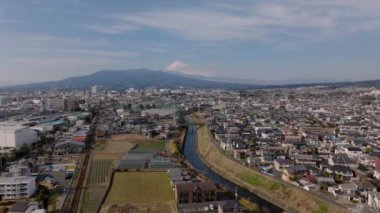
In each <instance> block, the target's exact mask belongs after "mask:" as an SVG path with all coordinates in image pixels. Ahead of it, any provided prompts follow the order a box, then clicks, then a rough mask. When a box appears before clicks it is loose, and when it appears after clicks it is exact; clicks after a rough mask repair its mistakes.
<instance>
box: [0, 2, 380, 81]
mask: <svg viewBox="0 0 380 213" xmlns="http://www.w3.org/2000/svg"><path fill="white" fill-rule="evenodd" d="M379 9H380V2H378V1H375V0H363V1H360V2H357V1H353V0H345V1H343V0H332V1H331V0H330V1H325V0H319V1H313V2H305V1H299V0H287V1H271V2H261V1H241V2H240V3H239V5H235V4H232V3H231V2H228V1H217V2H213V1H191V2H188V1H160V2H154V3H152V2H148V1H139V2H132V1H115V2H113V4H107V3H104V2H102V1H91V2H89V1H80V0H69V1H54V2H52V1H45V0H36V1H7V0H1V4H0V27H1V28H2V31H1V32H0V45H1V46H2V48H1V49H0V64H2V66H1V69H0V73H1V74H2V78H1V80H0V85H5V84H17V83H29V82H41V81H47V80H59V79H63V78H66V77H71V76H78V75H86V74H89V73H93V72H96V71H99V70H103V69H133V68H148V69H152V70H164V71H165V70H166V71H168V72H174V71H179V72H181V73H183V74H191V75H201V76H202V75H203V76H208V77H210V76H211V77H223V78H234V79H252V80H263V81H287V80H294V79H304V80H305V81H310V80H316V81H319V80H332V81H345V80H349V81H354V80H370V79H379V78H380V72H379V71H378V67H379V65H380V64H379V63H380V62H379V60H378V59H377V57H376V55H379V53H380V49H379V48H377V46H376V43H378V41H379V27H380V21H379V20H380V15H379V14H378V11H379Z"/></svg>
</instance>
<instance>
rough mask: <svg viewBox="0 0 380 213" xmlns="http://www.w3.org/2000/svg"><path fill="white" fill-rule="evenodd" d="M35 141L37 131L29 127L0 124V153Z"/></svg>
mask: <svg viewBox="0 0 380 213" xmlns="http://www.w3.org/2000/svg"><path fill="white" fill-rule="evenodd" d="M34 142H37V132H36V131H34V130H31V129H30V128H29V127H24V126H19V125H13V124H7V123H3V124H0V153H9V152H10V151H11V150H13V149H15V148H19V147H21V146H22V145H23V144H31V143H34Z"/></svg>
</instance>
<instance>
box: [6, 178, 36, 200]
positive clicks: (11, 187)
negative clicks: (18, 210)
mask: <svg viewBox="0 0 380 213" xmlns="http://www.w3.org/2000/svg"><path fill="white" fill-rule="evenodd" d="M35 192H36V177H32V176H16V177H0V196H1V198H2V199H4V200H11V199H23V198H29V197H31V196H32V195H33V194H34V193H35Z"/></svg>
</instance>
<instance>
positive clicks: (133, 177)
mask: <svg viewBox="0 0 380 213" xmlns="http://www.w3.org/2000/svg"><path fill="white" fill-rule="evenodd" d="M127 189H128V190H127ZM172 200H174V196H173V193H172V188H171V186H170V182H169V176H168V174H167V173H166V172H117V173H115V177H114V180H113V183H112V188H111V190H110V192H109V194H108V196H107V199H106V202H105V204H106V205H110V204H122V203H150V202H167V201H172Z"/></svg>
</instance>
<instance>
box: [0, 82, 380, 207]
mask: <svg viewBox="0 0 380 213" xmlns="http://www.w3.org/2000/svg"><path fill="white" fill-rule="evenodd" d="M379 95H380V91H379V90H377V89H375V88H365V87H341V88H328V87H299V88H282V89H281V88H280V89H257V90H244V91H243V90H240V91H239V90H222V89H185V88H178V89H155V88H151V89H144V90H139V89H134V88H129V89H126V90H121V91H112V90H107V89H105V88H103V87H101V86H96V85H94V86H92V87H91V88H90V89H86V90H33V91H20V92H14V91H11V92H2V93H1V96H0V103H1V108H0V116H1V117H0V118H1V123H0V143H1V156H2V157H1V160H2V163H1V169H2V173H1V174H2V175H1V178H0V184H1V186H0V187H1V188H2V190H1V198H2V200H3V201H9V202H8V207H7V208H9V212H20V211H21V212H24V211H25V212H44V211H49V212H50V211H61V212H76V211H78V212H96V211H100V212H115V211H122V212H123V211H127V212H129V211H147V210H149V209H150V210H149V211H154V212H156V211H158V212H160V211H161V212H164V211H167V212H177V211H178V212H250V211H255V212H281V210H280V209H283V211H290V212H293V211H297V212H309V211H314V210H316V209H319V212H338V211H339V212H344V211H347V212H350V211H352V212H377V211H378V210H379V208H380V206H379V199H380V193H379V192H378V189H379V187H380V148H379V132H380V116H379V114H380V109H379V103H380V99H379ZM195 125H196V126H198V127H197V128H196V126H195ZM194 127H195V128H194ZM197 132H198V133H197ZM194 134H195V135H198V136H197V137H198V139H196V140H194V141H191V140H192V139H191V138H190V137H194V136H192V135H194ZM189 138H190V139H189ZM186 143H198V145H196V147H197V148H196V149H197V150H196V152H194V153H192V155H198V156H199V158H200V159H201V160H202V161H203V162H204V164H205V165H206V166H207V167H208V168H209V169H210V170H212V171H213V172H215V173H216V174H218V175H219V177H223V179H225V181H226V180H227V181H229V182H230V183H231V184H234V185H235V188H231V187H230V186H229V185H225V184H224V182H220V181H219V179H218V178H215V177H214V176H213V175H210V174H208V172H205V171H204V169H199V168H197V165H193V164H194V163H193V162H191V160H190V158H193V156H187V155H189V154H187V152H188V151H187V150H186V149H189V148H186V147H187V145H186ZM189 146H190V145H189ZM188 158H189V159H188ZM141 181H143V182H141ZM156 181H158V182H156ZM131 184H132V185H131ZM141 184H143V185H145V187H143V188H141V187H142V185H141ZM157 184H159V185H160V187H158V188H157V186H155V185H157ZM147 186H149V187H153V188H155V189H154V190H149V189H147V188H146V187H147ZM122 187H125V190H122V189H120V188H122ZM141 190H143V191H144V190H148V191H149V192H141ZM240 190H247V191H249V192H254V194H257V195H258V196H259V197H261V198H260V199H264V200H265V201H261V200H260V199H259V200H257V199H256V200H252V199H251V198H250V197H247V196H246V194H245V193H244V192H241V191H240ZM131 193H132V194H131ZM157 193H158V195H157ZM136 194H139V196H138V199H139V201H141V200H143V201H144V202H137V201H136V200H135V199H136V197H137V196H134V195H136ZM275 194H276V195H275ZM145 196H146V198H144V197H145ZM267 201H269V202H270V203H272V204H270V205H275V206H274V207H271V206H268V204H266V203H265V202H267ZM5 205H7V204H5ZM3 208H4V207H3ZM133 209H134V210H133Z"/></svg>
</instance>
